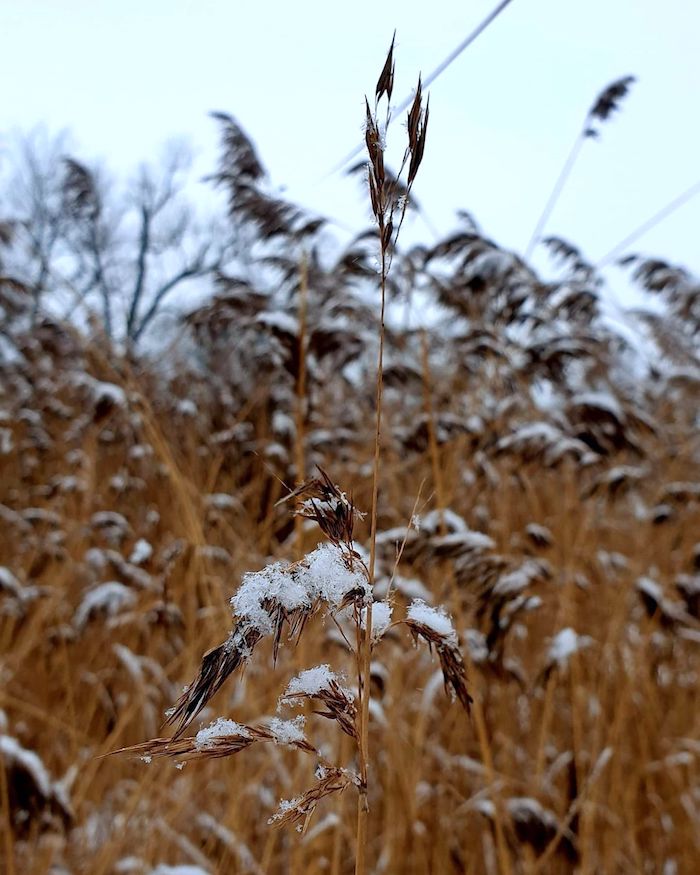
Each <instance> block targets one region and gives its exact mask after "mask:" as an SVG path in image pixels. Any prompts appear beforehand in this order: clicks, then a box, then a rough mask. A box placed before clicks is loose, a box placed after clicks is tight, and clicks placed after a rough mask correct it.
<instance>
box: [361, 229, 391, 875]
mask: <svg viewBox="0 0 700 875" xmlns="http://www.w3.org/2000/svg"><path fill="white" fill-rule="evenodd" d="M381 228H382V224H381V223H380V229H381ZM382 237H383V235H380V239H382ZM386 256H387V253H386V246H385V245H384V244H383V243H382V246H381V312H380V321H379V360H378V362H377V388H376V402H375V403H376V418H375V429H374V465H373V470H372V511H371V521H370V549H369V582H370V586H372V585H373V584H374V569H375V562H376V557H377V504H378V498H379V463H380V458H381V435H382V396H383V392H384V378H383V374H384V336H385V324H384V317H385V310H386V272H387V257H386ZM371 656H372V604H371V603H370V604H368V605H367V607H366V609H365V624H364V630H363V633H362V639H361V659H360V684H359V694H360V696H361V700H360V727H359V728H360V739H359V745H358V748H359V758H360V782H361V786H360V793H359V796H358V800H357V849H356V854H355V875H364V873H365V872H366V871H367V815H368V813H369V804H368V801H367V765H368V761H369V698H370V690H369V676H370V661H371Z"/></svg>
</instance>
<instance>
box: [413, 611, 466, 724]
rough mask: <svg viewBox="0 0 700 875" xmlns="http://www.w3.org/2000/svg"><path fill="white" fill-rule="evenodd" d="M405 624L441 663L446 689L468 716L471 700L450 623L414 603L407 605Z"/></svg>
mask: <svg viewBox="0 0 700 875" xmlns="http://www.w3.org/2000/svg"><path fill="white" fill-rule="evenodd" d="M404 623H405V624H406V625H407V626H408V628H409V629H410V630H411V634H412V635H413V638H414V640H416V641H417V640H418V638H422V639H423V640H424V641H425V642H426V643H427V644H428V647H430V648H432V647H435V650H436V651H437V655H438V657H439V659H440V666H441V668H442V675H443V679H444V681H445V689H446V690H450V691H451V693H452V695H453V696H454V697H456V698H457V699H459V701H460V703H461V705H462V707H463V708H464V709H465V711H467V713H469V710H470V706H471V703H472V702H473V701H474V700H473V699H472V697H471V696H470V695H469V692H468V690H467V675H466V669H465V667H464V659H463V657H462V654H461V653H460V650H459V639H458V638H457V633H456V631H455V628H454V626H453V624H452V620H451V619H450V618H449V616H448V615H447V614H446V613H445V611H444V610H439V609H436V608H433V607H431V606H430V605H427V604H426V603H425V602H424V601H422V600H420V599H417V600H416V601H414V602H412V603H411V604H410V605H409V608H408V612H407V614H406V619H405V620H404Z"/></svg>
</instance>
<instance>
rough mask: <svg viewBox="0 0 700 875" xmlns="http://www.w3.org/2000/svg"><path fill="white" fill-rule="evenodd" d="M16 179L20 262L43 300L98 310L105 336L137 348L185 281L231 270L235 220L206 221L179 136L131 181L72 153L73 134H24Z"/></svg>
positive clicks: (38, 304)
mask: <svg viewBox="0 0 700 875" xmlns="http://www.w3.org/2000/svg"><path fill="white" fill-rule="evenodd" d="M16 157H17V161H16V166H14V167H13V174H12V177H11V179H10V181H9V183H8V188H9V191H10V193H11V198H10V203H11V205H12V209H13V210H14V213H15V217H16V219H17V224H18V227H19V229H20V231H21V233H20V234H19V235H18V237H17V240H16V246H15V248H14V266H15V268H16V270H17V271H18V273H19V275H20V276H21V277H22V278H23V279H24V281H25V282H26V283H27V285H28V286H29V287H30V289H31V290H32V295H33V301H34V313H33V321H34V322H35V321H36V319H37V316H38V314H39V312H40V310H41V309H42V307H45V306H46V307H49V308H50V309H53V310H56V308H60V307H62V308H63V310H64V313H63V315H66V313H65V310H66V300H68V302H69V303H68V308H67V313H68V314H70V315H74V314H75V313H76V311H77V310H78V309H80V308H82V309H86V310H87V311H88V312H91V313H92V312H93V311H94V309H95V308H96V309H97V311H98V312H99V318H100V321H101V323H102V327H103V329H104V332H105V334H106V335H107V336H108V337H109V338H110V339H112V340H115V341H119V342H124V343H126V344H127V345H128V346H129V347H132V348H133V347H135V346H136V344H138V342H139V341H140V340H141V339H142V337H143V336H144V334H145V333H146V332H147V331H148V329H149V328H151V327H152V324H153V321H154V320H155V319H156V317H157V316H158V315H159V314H161V313H162V312H163V308H164V305H165V304H166V303H167V302H169V301H170V300H172V299H174V298H175V297H176V293H177V292H182V291H183V290H184V287H185V284H186V283H188V282H192V281H194V280H203V279H206V278H207V277H210V276H212V275H213V274H214V273H217V272H220V271H222V270H223V269H224V268H225V267H226V266H227V265H228V264H230V262H231V260H232V259H233V257H234V254H235V247H234V239H233V233H232V229H231V225H230V224H229V223H227V222H226V221H225V220H223V219H222V220H221V221H218V220H217V219H216V218H214V219H209V220H207V221H204V222H202V221H200V220H199V219H198V216H197V209H196V207H195V206H194V205H193V201H192V197H191V195H190V188H189V183H190V177H189V171H190V168H191V160H190V156H189V153H188V151H187V149H186V147H185V146H184V145H182V144H177V143H172V144H170V145H169V146H168V147H166V149H165V151H164V155H163V158H162V160H161V161H159V162H157V164H155V165H143V166H142V167H140V168H139V170H138V172H137V173H136V174H135V176H134V178H132V179H131V180H129V181H128V182H127V183H126V184H125V185H120V184H119V183H118V182H117V181H115V180H110V179H109V178H108V177H107V175H106V174H105V172H104V171H102V170H101V169H99V168H95V167H91V166H89V165H88V164H87V163H84V162H82V161H80V160H78V159H76V158H75V157H72V156H71V155H69V154H68V150H67V149H66V138H65V137H60V138H56V139H54V140H50V141H49V140H47V139H46V138H45V137H44V138H42V142H39V139H38V138H37V137H36V136H34V137H29V138H26V139H24V140H23V141H22V142H21V143H20V146H19V148H18V150H17V156H16Z"/></svg>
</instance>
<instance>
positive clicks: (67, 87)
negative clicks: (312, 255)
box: [0, 0, 700, 288]
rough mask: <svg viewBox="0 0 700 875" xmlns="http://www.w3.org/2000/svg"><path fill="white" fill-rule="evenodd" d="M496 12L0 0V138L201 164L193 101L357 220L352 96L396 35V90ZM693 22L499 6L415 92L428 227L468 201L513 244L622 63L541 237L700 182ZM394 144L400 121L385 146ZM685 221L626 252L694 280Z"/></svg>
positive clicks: (681, 9)
mask: <svg viewBox="0 0 700 875" xmlns="http://www.w3.org/2000/svg"><path fill="white" fill-rule="evenodd" d="M495 5H496V0H462V2H457V0H452V2H448V0H428V2H426V0H420V2H418V0H400V2H398V0H382V2H378V0H354V2H332V0H325V2H318V0H297V2H287V0H285V2H282V0H257V2H254V0H196V2H190V0H2V2H1V3H0V80H1V81H2V83H3V101H2V104H1V106H2V118H1V119H0V130H1V131H2V133H3V134H5V133H8V132H11V131H12V130H14V129H17V128H20V129H22V130H27V129H30V128H31V127H33V126H35V125H36V124H37V123H39V122H42V123H44V124H46V126H47V127H48V128H49V130H51V131H58V130H60V129H62V128H69V129H70V130H71V131H72V133H73V134H74V136H75V140H76V141H77V143H78V144H79V146H80V149H79V157H81V158H83V159H85V160H89V159H92V158H98V159H101V160H102V161H103V162H104V163H105V164H107V165H108V166H109V167H111V168H113V169H114V170H116V171H120V172H121V171H127V170H129V169H130V168H132V167H134V166H135V165H136V164H138V163H139V162H140V161H142V160H149V159H152V158H153V157H155V156H156V155H157V154H158V150H159V146H160V145H161V144H162V143H163V142H164V141H165V140H167V139H168V138H169V137H171V136H179V135H184V136H186V137H187V138H189V140H190V141H191V143H192V144H193V146H194V147H195V149H196V150H197V151H198V153H199V159H198V162H199V163H198V165H197V166H198V167H201V169H202V172H204V171H206V170H209V169H211V168H212V167H213V164H214V161H215V159H216V127H215V125H214V123H213V122H212V121H211V120H210V119H209V118H208V117H207V113H208V111H209V110H223V111H226V112H230V113H231V114H233V115H234V116H235V117H236V118H237V119H238V121H239V122H240V123H241V124H242V125H243V127H244V128H245V129H246V130H247V132H248V133H249V134H250V136H251V137H252V139H253V140H254V142H255V143H256V145H257V147H258V150H259V153H260V155H261V157H262V160H263V162H264V163H265V165H266V166H267V168H268V170H269V171H270V174H271V177H272V180H273V181H274V183H275V184H278V185H284V186H286V188H287V190H288V194H289V195H290V196H291V197H293V198H294V199H296V200H298V201H300V202H302V203H304V204H305V205H307V206H309V207H311V208H312V209H314V210H317V211H319V212H321V213H323V214H325V215H329V216H332V217H333V218H335V219H337V220H338V221H339V222H340V223H342V224H343V225H344V226H346V227H347V228H349V229H352V230H359V229H361V228H362V227H363V226H364V225H366V224H367V221H368V212H367V209H366V206H365V204H364V202H363V198H362V196H361V194H360V192H359V189H358V186H357V183H356V181H354V180H348V179H346V178H343V177H342V176H340V175H338V174H336V175H329V170H330V169H331V168H332V167H333V166H334V165H335V164H336V163H337V162H338V161H339V160H340V159H341V158H342V157H343V156H344V155H345V154H346V153H347V152H348V151H349V150H350V149H351V148H352V147H353V146H354V145H355V144H356V143H357V142H358V140H359V139H361V136H362V122H363V112H364V110H363V100H364V94H365V93H369V94H371V93H372V91H373V88H374V84H375V82H376V78H377V75H378V73H379V70H380V69H381V66H382V64H383V61H384V58H385V55H386V51H387V48H388V44H389V42H390V39H391V34H392V32H393V30H394V28H396V30H397V48H396V89H395V95H394V99H395V101H398V100H399V99H401V98H402V97H403V96H404V95H406V94H408V93H410V90H411V89H412V88H413V86H414V84H415V81H416V79H417V75H418V72H419V71H422V72H423V74H424V75H427V74H428V73H429V72H430V71H431V70H432V69H433V68H434V67H435V66H436V65H437V64H438V63H439V62H440V61H441V60H442V59H443V58H444V57H445V55H447V54H448V53H449V52H450V51H451V50H452V49H453V48H454V47H455V46H456V45H457V44H458V43H459V42H460V40H461V39H462V38H463V37H464V36H466V34H467V33H469V32H470V31H471V30H472V29H473V28H474V27H475V26H476V25H477V24H478V22H479V21H480V20H481V19H482V18H483V17H484V16H485V15H486V14H487V13H488V12H489V11H490V10H491V9H492V8H493V7H494V6H495ZM699 32H700V6H698V4H697V3H695V2H691V0H664V2H659V0H585V2H583V0H580V2H573V0H513V2H512V3H511V5H510V6H509V7H508V8H507V9H506V10H505V12H504V13H503V14H502V15H501V16H500V17H499V18H498V19H497V20H496V22H495V23H494V24H492V25H491V27H490V28H489V29H488V30H487V31H486V32H485V33H484V34H483V35H482V36H481V37H480V38H479V39H478V40H477V41H476V42H475V43H474V44H473V45H472V46H471V47H469V48H468V49H467V50H466V51H465V52H464V54H462V55H461V56H460V57H459V58H458V59H457V60H456V61H455V62H454V63H453V64H452V66H451V67H450V68H449V69H448V70H447V71H446V72H445V73H444V74H443V75H442V76H441V77H440V78H439V79H438V80H437V82H436V83H435V85H434V86H433V87H432V89H431V117H430V128H429V133H428V144H427V150H426V156H425V160H424V164H423V167H422V168H421V172H420V174H419V178H418V181H417V183H416V188H415V194H416V196H417V197H418V199H419V200H420V201H421V203H422V204H423V206H424V208H425V210H426V213H427V215H428V216H429V217H430V220H431V221H432V223H433V225H434V226H436V227H437V229H438V230H439V231H440V232H441V233H444V232H447V231H448V230H449V229H450V228H451V227H453V224H454V213H455V210H456V209H458V208H465V209H467V210H469V211H470V212H472V213H473V214H474V216H475V217H476V218H477V220H478V221H479V222H480V224H481V226H482V228H483V229H484V231H485V232H486V233H487V234H489V235H490V236H492V237H494V238H496V240H497V241H498V242H499V243H501V244H502V245H504V246H506V247H509V248H512V249H515V250H517V251H520V252H522V251H523V250H524V248H525V245H526V243H527V240H528V238H529V236H530V234H531V232H532V229H533V226H534V224H535V222H536V219H537V216H538V215H539V213H540V211H541V209H542V207H543V205H544V202H545V200H546V198H547V196H548V193H549V190H550V189H551V186H552V184H553V182H554V180H555V178H556V176H557V174H558V172H559V170H560V168H561V165H562V162H563V161H564V158H565V157H566V155H567V153H568V151H569V149H570V148H571V145H572V142H573V140H574V138H575V136H576V134H577V132H578V130H579V129H580V126H581V123H582V120H583V117H584V115H585V113H586V111H587V109H588V108H589V106H590V105H591V103H592V102H593V100H594V98H595V96H596V95H597V93H598V92H599V91H600V90H601V89H602V88H603V87H604V86H605V85H607V84H608V83H609V82H611V81H612V80H613V79H616V78H619V77H621V76H624V75H627V74H634V75H636V76H638V77H639V81H638V82H637V84H636V85H635V86H634V88H633V91H632V92H631V94H630V95H629V97H628V98H627V100H626V101H625V103H624V106H623V109H622V112H620V113H619V114H618V115H617V116H616V117H615V118H614V119H613V120H612V121H611V122H609V123H608V124H606V125H605V126H604V128H603V131H602V137H601V139H600V140H599V141H597V142H593V141H591V142H587V143H586V145H585V148H584V150H583V153H582V155H581V157H580V160H579V163H578V165H577V167H576V169H575V171H574V175H573V177H572V178H571V180H570V183H569V185H568V187H567V189H566V191H565V193H564V195H563V197H562V199H561V201H560V202H559V205H558V207H557V209H556V211H555V213H554V215H553V216H552V219H551V221H550V223H549V225H548V227H547V229H546V231H547V232H548V233H556V234H559V235H561V236H564V237H566V238H567V239H570V240H571V241H572V242H574V243H576V244H577V245H579V246H580V247H581V248H582V250H583V252H584V254H586V255H587V256H588V257H589V258H590V259H591V260H593V261H596V260H597V259H599V258H601V257H602V256H603V255H604V254H605V253H606V252H607V251H608V250H609V249H610V248H611V247H612V246H613V245H615V244H616V243H617V242H619V240H620V239H622V238H623V237H625V236H626V235H627V234H628V233H629V232H630V231H632V230H633V229H634V228H635V227H636V226H637V225H639V224H640V223H641V222H642V221H644V220H645V219H646V218H647V217H648V216H650V215H651V214H653V213H654V212H655V211H657V210H658V209H660V208H661V207H662V206H663V205H664V204H665V203H666V202H668V201H669V200H671V199H672V198H673V197H674V196H676V195H677V194H679V193H680V192H682V191H683V190H684V189H685V188H687V187H688V186H690V185H692V184H693V183H694V182H696V181H697V180H699V179H700V161H699V160H698V156H699V155H700V148H699V146H700V142H699V141H700V114H699V113H698V106H699V105H700V101H699V97H700V61H699V60H698V33H699ZM403 138H404V131H403V129H402V126H401V125H400V124H398V123H397V124H396V125H395V126H394V127H392V129H391V131H390V135H389V142H390V145H391V143H392V142H394V143H399V144H400V145H401V146H403V142H404V139H403ZM698 228H700V195H699V196H698V197H697V198H695V199H694V200H692V201H691V202H690V203H688V204H687V205H685V206H684V207H683V208H681V209H680V210H678V211H677V212H676V213H675V214H674V215H673V216H672V217H671V218H668V219H666V220H665V221H664V222H662V223H661V224H660V225H659V226H658V227H657V228H656V229H654V230H653V231H651V232H649V233H648V234H647V235H646V236H645V237H644V238H643V239H642V240H640V241H639V243H637V244H636V245H635V246H634V247H633V249H634V250H641V251H645V252H648V253H650V254H657V255H662V256H666V257H668V258H669V259H671V260H672V261H675V262H678V263H681V264H685V265H686V266H688V267H689V268H690V269H691V270H693V271H694V272H696V273H700V247H699V246H698V242H699V240H698V232H697V229H698ZM417 230H418V228H417V227H416V228H415V229H414V230H413V232H409V233H412V234H414V233H416V232H417ZM424 236H425V239H426V242H428V241H429V240H430V236H429V232H428V231H427V230H426V231H425V232H424ZM609 276H610V279H611V280H612V281H613V282H612V284H613V285H616V284H619V287H620V288H624V286H625V285H626V284H625V283H624V281H623V280H622V277H621V276H619V274H616V273H615V272H613V273H611V274H610V275H609Z"/></svg>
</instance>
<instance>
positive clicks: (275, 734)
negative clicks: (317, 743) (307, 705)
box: [269, 716, 306, 746]
mask: <svg viewBox="0 0 700 875" xmlns="http://www.w3.org/2000/svg"><path fill="white" fill-rule="evenodd" d="M305 722H306V720H305V718H304V717H302V716H299V717H295V718H294V720H280V719H279V717H274V718H273V719H272V720H270V724H269V729H270V732H271V733H272V740H273V741H274V742H275V744H289V745H294V746H297V745H299V744H304V743H305V742H306V736H305V735H304V723H305Z"/></svg>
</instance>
